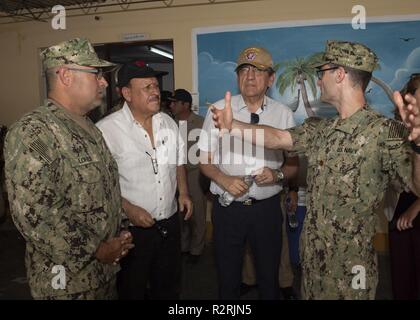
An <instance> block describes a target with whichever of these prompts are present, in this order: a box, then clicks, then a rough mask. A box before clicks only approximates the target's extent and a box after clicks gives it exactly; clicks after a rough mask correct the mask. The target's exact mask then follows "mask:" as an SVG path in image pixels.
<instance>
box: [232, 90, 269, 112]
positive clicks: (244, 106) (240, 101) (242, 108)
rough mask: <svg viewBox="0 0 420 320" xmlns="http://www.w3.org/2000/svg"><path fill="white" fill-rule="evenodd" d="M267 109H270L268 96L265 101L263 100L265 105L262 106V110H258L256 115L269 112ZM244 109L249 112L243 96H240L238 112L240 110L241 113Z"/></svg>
mask: <svg viewBox="0 0 420 320" xmlns="http://www.w3.org/2000/svg"><path fill="white" fill-rule="evenodd" d="M267 108H268V101H267V96H264V100H263V104H262V106H261V107H260V108H258V110H257V112H255V113H256V114H261V113H263V112H264V111H266V110H267ZM244 109H246V110H247V111H248V109H247V105H246V103H245V101H244V98H243V96H242V95H241V94H240V95H239V101H238V110H239V111H242V110H244ZM248 112H249V111H248Z"/></svg>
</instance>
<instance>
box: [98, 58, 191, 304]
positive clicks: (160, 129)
mask: <svg viewBox="0 0 420 320" xmlns="http://www.w3.org/2000/svg"><path fill="white" fill-rule="evenodd" d="M160 74H162V73H161V72H159V71H155V70H153V69H152V68H151V67H149V66H147V65H145V64H144V63H142V62H141V61H138V62H132V63H128V64H126V65H124V66H123V67H122V68H121V69H120V70H119V72H118V86H119V87H120V90H121V94H122V96H123V97H124V100H125V102H124V105H123V107H122V109H121V110H119V111H116V112H114V113H113V114H111V115H109V116H108V117H106V118H104V119H103V120H101V121H100V122H99V123H98V124H97V126H98V127H99V129H101V131H102V133H103V135H104V138H105V140H106V143H107V145H108V147H109V148H110V150H111V153H112V155H113V156H114V158H115V160H116V161H117V163H118V171H119V175H120V183H121V193H122V198H123V208H124V212H125V214H126V215H127V217H128V219H129V221H130V227H129V229H130V232H131V233H132V234H133V242H134V244H135V245H136V247H135V249H134V250H132V251H131V252H130V253H129V254H128V256H127V257H126V258H125V259H123V260H122V261H121V267H122V270H121V272H120V273H119V276H118V292H119V295H120V298H121V299H144V298H145V295H146V293H147V292H146V288H147V286H148V285H150V298H151V299H177V298H178V297H179V280H180V267H181V250H180V249H181V246H180V225H179V220H178V219H179V218H178V213H177V212H178V206H177V201H176V198H175V193H176V191H177V186H178V194H179V197H178V205H179V211H181V212H182V211H184V213H185V217H184V219H185V220H187V219H188V218H189V217H190V215H191V213H192V202H191V199H190V196H189V192H188V186H187V177H186V172H185V168H184V165H183V164H184V163H185V154H184V151H185V150H184V142H183V139H181V137H180V136H179V134H178V126H177V125H176V123H175V121H174V120H173V119H171V117H170V116H168V115H167V114H166V113H164V112H159V109H160V91H159V82H158V80H157V77H158V76H159V75H160Z"/></svg>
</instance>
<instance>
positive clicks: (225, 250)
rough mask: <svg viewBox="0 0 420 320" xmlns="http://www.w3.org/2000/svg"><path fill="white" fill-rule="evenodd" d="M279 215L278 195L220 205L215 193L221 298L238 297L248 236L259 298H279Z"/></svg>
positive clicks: (216, 241)
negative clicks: (259, 199)
mask: <svg viewBox="0 0 420 320" xmlns="http://www.w3.org/2000/svg"><path fill="white" fill-rule="evenodd" d="M282 219H283V218H282V214H281V208H280V197H279V195H276V196H274V197H271V198H268V199H265V200H263V201H260V202H256V203H254V204H252V205H250V206H246V205H244V204H242V203H239V202H233V203H232V204H231V205H230V206H228V207H222V206H221V205H220V204H219V202H218V198H217V197H215V200H214V201H213V213H212V222H213V237H214V242H215V253H216V265H217V271H218V282H219V298H220V299H223V300H227V299H231V300H238V299H239V298H240V286H241V280H242V263H243V256H244V250H245V244H246V241H247V240H248V241H249V243H250V246H251V250H252V253H253V256H254V265H255V269H256V277H257V284H258V289H259V296H260V299H264V300H273V299H278V296H279V282H278V277H279V265H280V257H281V241H282V237H281V232H282V228H281V226H282Z"/></svg>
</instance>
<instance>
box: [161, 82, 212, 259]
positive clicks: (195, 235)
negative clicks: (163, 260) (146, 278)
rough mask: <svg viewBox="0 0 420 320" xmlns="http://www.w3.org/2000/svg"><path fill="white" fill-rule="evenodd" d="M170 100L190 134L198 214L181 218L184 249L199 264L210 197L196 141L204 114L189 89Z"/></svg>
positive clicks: (192, 188)
mask: <svg viewBox="0 0 420 320" xmlns="http://www.w3.org/2000/svg"><path fill="white" fill-rule="evenodd" d="M168 100H169V101H170V105H169V107H170V110H171V112H172V114H173V115H174V117H175V120H176V121H177V123H178V125H179V127H180V130H181V131H183V128H184V127H185V126H186V130H184V132H185V134H186V135H187V137H188V138H187V140H188V143H187V154H188V161H187V164H186V166H185V167H186V170H187V178H188V186H189V190H190V194H191V199H192V201H193V203H194V214H193V215H192V216H191V219H189V220H183V219H181V251H182V253H184V254H186V255H187V261H188V262H189V263H191V264H196V263H197V262H198V260H199V258H200V256H201V254H202V253H203V249H204V245H205V238H206V202H207V198H206V196H205V194H204V190H203V189H202V183H200V180H201V179H203V178H202V177H201V176H202V173H201V172H200V168H199V164H198V161H194V160H198V156H197V155H196V153H197V151H198V149H195V152H194V149H193V148H196V143H197V140H198V137H199V136H200V130H201V128H202V127H203V123H204V119H203V117H201V116H199V115H197V114H195V113H194V112H193V111H192V110H191V107H192V96H191V94H190V93H189V92H188V91H187V90H185V89H177V90H175V92H174V93H173V94H172V95H171V96H169V97H168Z"/></svg>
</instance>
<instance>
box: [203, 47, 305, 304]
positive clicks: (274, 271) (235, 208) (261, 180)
mask: <svg viewBox="0 0 420 320" xmlns="http://www.w3.org/2000/svg"><path fill="white" fill-rule="evenodd" d="M236 73H237V77H238V87H239V90H240V92H241V94H239V95H236V96H234V97H232V110H233V116H234V118H235V119H240V120H241V121H243V122H247V123H255V124H257V123H259V124H266V125H269V126H273V127H276V128H284V129H285V128H290V127H293V126H294V125H295V122H294V120H293V113H292V111H291V110H290V109H289V108H288V107H286V106H284V105H282V104H281V103H279V102H277V101H274V100H273V99H270V98H269V97H267V96H266V95H265V94H266V91H267V90H268V88H269V87H270V86H271V85H272V84H273V82H274V79H275V74H274V69H273V60H272V57H271V54H270V53H269V52H268V51H267V50H265V49H264V48H256V47H250V48H247V49H245V50H243V51H242V52H241V54H240V55H239V58H238V66H237V68H236ZM215 106H216V107H218V108H222V107H223V106H224V100H220V101H218V102H216V103H215ZM214 128H215V127H214V124H213V120H212V113H211V112H209V113H208V114H207V116H206V119H205V121H204V125H203V131H202V132H201V136H200V140H199V142H198V148H199V149H200V167H201V170H202V172H203V173H204V174H205V175H206V176H208V177H209V178H210V179H211V180H212V182H211V185H210V191H211V192H212V193H213V194H214V195H216V197H215V201H214V202H213V212H212V222H213V231H214V242H215V250H216V265H217V271H218V276H219V297H220V298H221V299H230V300H233V299H239V297H240V285H241V275H242V261H243V255H244V249H245V243H246V241H249V244H250V246H251V251H252V253H253V256H254V260H255V261H254V264H255V269H256V277H257V283H258V287H259V288H258V289H259V294H260V298H261V299H266V300H271V299H277V298H278V296H279V282H278V275H279V264H280V255H281V244H282V213H281V208H280V196H279V192H280V191H281V189H282V182H283V181H282V180H283V178H284V177H285V176H286V177H289V176H291V175H293V174H295V173H296V172H297V165H298V161H297V159H296V158H297V157H294V158H288V159H287V160H288V163H287V162H286V166H283V164H284V162H285V159H284V156H283V152H282V151H281V150H268V149H264V148H262V147H252V146H251V145H250V144H249V143H246V142H242V140H241V139H239V138H233V136H230V135H225V136H223V137H222V138H220V136H219V132H218V131H217V130H216V131H215V130H214ZM242 144H243V148H242ZM227 146H230V148H227ZM242 149H243V150H242ZM246 175H252V176H254V177H255V178H254V183H253V184H252V185H251V186H248V185H247V184H246V183H245V181H244V179H243V177H244V176H246ZM225 192H229V193H230V194H232V195H233V196H234V197H235V199H234V201H233V202H232V203H231V204H230V205H229V206H227V207H224V206H222V205H221V204H220V203H219V201H218V200H219V198H220V196H221V195H223V194H224V193H225ZM222 202H223V201H222Z"/></svg>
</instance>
